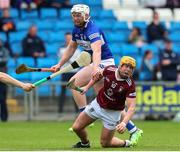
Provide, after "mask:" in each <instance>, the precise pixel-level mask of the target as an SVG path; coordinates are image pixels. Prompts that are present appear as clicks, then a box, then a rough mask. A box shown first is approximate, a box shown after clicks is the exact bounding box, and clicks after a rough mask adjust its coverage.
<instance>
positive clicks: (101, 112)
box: [84, 98, 121, 130]
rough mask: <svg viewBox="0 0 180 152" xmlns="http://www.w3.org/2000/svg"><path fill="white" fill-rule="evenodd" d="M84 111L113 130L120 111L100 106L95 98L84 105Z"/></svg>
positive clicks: (117, 121)
mask: <svg viewBox="0 0 180 152" xmlns="http://www.w3.org/2000/svg"><path fill="white" fill-rule="evenodd" d="M84 112H85V113H86V114H87V115H88V116H90V117H91V118H93V119H100V120H102V122H103V126H104V127H105V128H107V129H109V130H114V129H115V128H116V126H117V124H119V122H120V119H121V111H115V110H107V109H103V108H101V107H100V106H99V104H98V102H97V99H96V98H95V99H94V100H93V101H92V102H91V103H90V104H89V105H87V106H86V108H85V110H84Z"/></svg>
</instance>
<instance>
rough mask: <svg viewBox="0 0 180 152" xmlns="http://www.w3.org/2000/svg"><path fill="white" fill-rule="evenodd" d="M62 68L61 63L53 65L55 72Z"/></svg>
mask: <svg viewBox="0 0 180 152" xmlns="http://www.w3.org/2000/svg"><path fill="white" fill-rule="evenodd" d="M60 68H61V66H60V65H59V64H56V65H54V66H52V67H51V69H52V70H53V71H54V72H57V71H59V70H60Z"/></svg>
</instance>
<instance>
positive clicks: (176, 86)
mask: <svg viewBox="0 0 180 152" xmlns="http://www.w3.org/2000/svg"><path fill="white" fill-rule="evenodd" d="M79 3H83V4H87V5H88V6H89V7H90V10H91V11H90V15H91V19H92V20H93V21H94V22H95V23H96V24H97V25H98V26H99V27H100V28H102V30H103V31H104V33H105V36H106V39H107V41H108V43H109V47H110V49H111V51H112V52H113V55H114V58H115V62H116V64H117V65H118V62H119V60H120V58H121V57H122V56H124V55H130V56H132V57H134V58H135V59H136V61H137V69H136V71H135V73H134V79H135V80H136V84H137V87H136V89H137V112H136V115H135V117H134V118H135V119H145V120H171V119H173V120H174V121H180V36H179V35H180V1H179V0H158V1H156V0H111V1H110V0H0V16H1V17H0V70H1V71H3V72H6V73H8V74H10V75H11V76H13V77H15V78H17V79H18V80H20V81H24V82H32V83H34V82H36V81H38V80H40V79H42V78H44V77H47V76H49V75H50V74H51V73H37V72H32V73H24V74H19V75H17V74H16V73H15V69H16V67H17V66H18V65H20V64H22V63H24V64H26V65H28V66H30V67H51V66H52V65H55V64H56V63H57V62H58V60H59V58H60V57H61V52H62V51H63V50H64V48H65V47H66V45H67V43H68V40H69V37H68V35H69V33H71V31H72V29H73V22H72V19H71V13H70V9H71V7H72V5H74V4H79ZM79 49H80V51H82V50H81V48H79ZM66 81H67V76H63V75H60V76H58V77H56V78H53V79H52V80H51V81H49V82H47V83H45V84H44V85H42V86H40V87H38V88H37V89H35V90H34V91H32V92H30V93H25V92H24V91H22V90H21V89H19V88H15V87H12V86H5V85H3V84H0V92H1V94H0V101H1V102H2V101H5V105H3V104H1V120H2V121H4V122H6V121H8V120H10V121H11V120H69V119H74V117H75V116H76V115H77V108H76V106H75V104H74V101H73V99H72V94H71V92H70V91H69V90H66V87H65V85H66ZM94 96H95V94H94V92H93V90H90V91H89V92H88V93H87V97H88V101H91V100H92V99H93V98H94ZM6 105H7V108H8V110H5V111H3V108H4V107H5V109H6ZM3 113H4V114H3Z"/></svg>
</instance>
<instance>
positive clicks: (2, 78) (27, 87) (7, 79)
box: [0, 72, 35, 91]
mask: <svg viewBox="0 0 180 152" xmlns="http://www.w3.org/2000/svg"><path fill="white" fill-rule="evenodd" d="M0 82H3V83H5V84H10V85H14V86H16V87H19V88H22V89H23V90H24V91H31V90H32V89H33V88H34V87H35V86H34V85H33V84H30V83H23V82H21V81H19V80H16V79H14V78H13V77H11V76H10V75H8V74H6V73H3V72H0Z"/></svg>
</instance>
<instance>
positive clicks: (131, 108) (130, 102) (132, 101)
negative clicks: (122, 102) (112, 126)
mask: <svg viewBox="0 0 180 152" xmlns="http://www.w3.org/2000/svg"><path fill="white" fill-rule="evenodd" d="M126 104H127V108H128V109H127V113H126V115H125V116H124V118H123V120H122V121H121V122H120V124H119V125H117V127H116V130H117V131H118V132H119V133H124V132H125V130H126V125H127V123H128V122H129V120H131V119H132V116H133V115H134V113H135V110H136V98H126Z"/></svg>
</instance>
